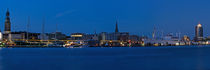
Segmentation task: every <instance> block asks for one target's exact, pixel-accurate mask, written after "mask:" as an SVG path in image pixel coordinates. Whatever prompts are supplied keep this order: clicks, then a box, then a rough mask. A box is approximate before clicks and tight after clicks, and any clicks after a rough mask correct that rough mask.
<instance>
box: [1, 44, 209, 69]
mask: <svg viewBox="0 0 210 70" xmlns="http://www.w3.org/2000/svg"><path fill="white" fill-rule="evenodd" d="M209 53H210V47H208V46H206V47H201V46H200V47H196V46H193V47H189V46H178V47H137V48H130V47H124V48H118V47H113V48H3V49H1V50H0V70H154V69H155V70H209V69H210V67H209V65H210V60H209V59H210V55H209Z"/></svg>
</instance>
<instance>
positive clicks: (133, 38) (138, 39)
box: [129, 35, 140, 41]
mask: <svg viewBox="0 0 210 70" xmlns="http://www.w3.org/2000/svg"><path fill="white" fill-rule="evenodd" d="M129 40H131V41H140V37H139V36H138V35H130V36H129Z"/></svg>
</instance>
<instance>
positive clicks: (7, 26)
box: [4, 10, 11, 33]
mask: <svg viewBox="0 0 210 70" xmlns="http://www.w3.org/2000/svg"><path fill="white" fill-rule="evenodd" d="M10 32H11V22H10V13H9V10H7V12H6V20H5V28H4V33H10Z"/></svg>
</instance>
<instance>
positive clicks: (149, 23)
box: [0, 0, 210, 37]
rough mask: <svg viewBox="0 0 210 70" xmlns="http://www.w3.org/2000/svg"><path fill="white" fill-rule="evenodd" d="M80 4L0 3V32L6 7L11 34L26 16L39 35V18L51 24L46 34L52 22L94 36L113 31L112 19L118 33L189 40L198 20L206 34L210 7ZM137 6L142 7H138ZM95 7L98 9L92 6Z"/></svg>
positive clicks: (200, 4) (68, 30)
mask: <svg viewBox="0 0 210 70" xmlns="http://www.w3.org/2000/svg"><path fill="white" fill-rule="evenodd" d="M81 1H82V2H81V4H84V5H85V6H87V7H84V6H79V5H81V4H79V5H75V4H71V5H69V4H68V3H78V2H79V1H65V0H63V2H62V1H57V0H53V1H52V2H49V1H48V0H45V1H43V2H40V0H37V1H32V2H35V3H37V4H40V6H35V5H36V4H32V2H28V1H25V0H23V2H28V3H27V4H25V3H24V4H22V3H21V4H15V1H14V0H9V1H2V2H1V3H2V4H1V10H0V19H1V20H0V21H1V22H0V25H1V30H3V26H4V25H3V24H4V21H5V18H6V17H5V12H6V9H7V8H9V10H10V12H11V22H12V27H13V28H12V31H14V30H17V31H26V26H27V20H28V16H30V17H31V26H34V27H31V29H30V31H31V32H40V33H41V27H40V28H38V29H36V27H38V26H40V25H42V20H43V17H45V19H46V25H51V26H46V29H45V31H46V32H55V27H56V23H58V26H59V27H58V30H59V31H61V32H64V33H65V34H69V33H75V32H82V33H94V31H95V30H96V32H97V33H100V32H113V30H114V29H115V28H114V27H115V21H116V20H118V25H119V30H120V31H121V32H131V33H137V34H139V35H147V36H151V35H152V32H153V28H154V26H155V27H156V28H157V29H159V31H164V32H165V33H177V32H181V33H182V34H183V35H189V36H190V37H194V26H196V25H197V23H198V21H201V24H202V25H203V28H204V29H203V30H204V36H208V35H209V34H210V31H208V26H210V24H208V23H210V21H208V19H210V17H209V15H210V13H207V12H208V11H209V10H207V8H208V7H210V6H208V5H207V4H206V3H208V1H197V0H193V1H191V2H190V4H188V5H185V3H187V2H188V1H180V0H178V1H174V2H173V1H172V2H170V1H164V0H162V1H158V3H159V4H162V5H160V6H158V7H155V6H156V5H159V4H157V3H155V2H156V1H154V0H150V1H151V2H149V1H136V0H134V1H128V3H125V1H122V2H120V3H118V2H117V1H109V0H108V1H106V2H105V3H101V2H99V4H103V5H104V4H111V5H110V6H102V5H99V4H96V3H98V1H96V2H94V0H93V1H91V2H93V3H90V2H87V3H85V2H86V1H83V0H81ZM48 2H49V3H48ZM64 2H67V3H64ZM102 2H103V1H102ZM135 2H136V3H135ZM45 3H46V6H45ZM59 3H62V4H63V3H64V5H61V6H58V5H60V4H59ZM141 3H145V4H142V5H139V4H141ZM124 4H126V5H124ZM131 4H133V5H131ZM147 4H148V5H147ZM171 4H172V5H171ZM173 4H174V5H175V4H178V5H179V6H174V5H173ZM194 4H196V5H194ZM17 5H20V6H17ZM26 5H27V6H26ZM52 5H53V6H52ZM97 5H99V6H98V7H96V6H97ZM115 5H117V6H115ZM55 6H57V7H55ZM76 6H79V7H76ZM100 7H101V9H100ZM112 7H113V8H112ZM169 7H171V8H169ZM85 8H88V9H85ZM183 9H187V10H183ZM32 10H35V11H32ZM111 11H112V12H111ZM116 17H117V18H116ZM81 25H82V26H81ZM183 25H185V26H183ZM166 26H167V27H166Z"/></svg>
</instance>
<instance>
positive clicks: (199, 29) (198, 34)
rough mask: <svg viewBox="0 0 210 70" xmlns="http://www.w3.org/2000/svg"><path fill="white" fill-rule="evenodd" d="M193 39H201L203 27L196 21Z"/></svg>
mask: <svg viewBox="0 0 210 70" xmlns="http://www.w3.org/2000/svg"><path fill="white" fill-rule="evenodd" d="M194 40H195V41H202V40H203V27H202V25H201V24H200V22H199V23H198V25H197V26H196V27H195V38H194Z"/></svg>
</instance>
